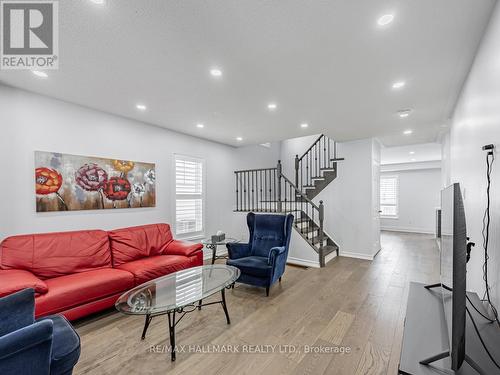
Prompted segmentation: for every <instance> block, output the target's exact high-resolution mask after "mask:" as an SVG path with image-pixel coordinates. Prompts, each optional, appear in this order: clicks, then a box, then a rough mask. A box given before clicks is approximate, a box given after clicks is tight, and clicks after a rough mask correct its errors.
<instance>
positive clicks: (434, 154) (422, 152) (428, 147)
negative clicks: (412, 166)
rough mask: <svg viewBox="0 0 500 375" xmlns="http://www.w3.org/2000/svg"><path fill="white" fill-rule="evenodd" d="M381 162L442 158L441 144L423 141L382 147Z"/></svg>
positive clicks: (413, 161)
mask: <svg viewBox="0 0 500 375" xmlns="http://www.w3.org/2000/svg"><path fill="white" fill-rule="evenodd" d="M380 156H381V157H380V164H382V165H386V164H402V163H419V162H426V161H435V160H441V144H439V143H421V144H416V145H408V146H399V147H382V150H381V155H380Z"/></svg>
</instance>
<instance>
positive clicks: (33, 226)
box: [0, 85, 279, 239]
mask: <svg viewBox="0 0 500 375" xmlns="http://www.w3.org/2000/svg"><path fill="white" fill-rule="evenodd" d="M203 131H209V129H204V130H203ZM0 132H1V133H0V163H1V164H0V167H1V170H2V174H3V175H2V183H0V196H1V197H2V199H1V200H0V212H1V215H0V239H1V238H3V237H5V236H9V235H13V234H20V233H34V232H50V231H64V230H77V229H86V228H102V229H112V228H119V227H124V226H130V225H140V224H146V223H155V222H167V223H173V217H174V200H173V195H172V194H173V193H174V190H173V189H174V171H173V155H174V153H182V154H186V155H192V156H196V157H201V158H203V159H205V161H206V175H207V181H206V182H207V184H206V192H207V196H206V198H207V199H206V207H205V208H206V210H205V211H206V234H207V235H208V234H211V233H214V232H215V231H216V230H218V229H221V230H224V231H226V232H227V233H228V234H230V235H233V236H236V237H245V236H247V228H246V224H245V220H244V218H243V217H240V216H239V215H235V214H233V212H232V210H233V206H234V203H235V202H234V200H235V192H234V189H235V188H234V173H233V171H234V170H236V169H242V168H249V167H252V168H259V167H266V166H270V165H274V164H275V163H276V161H277V160H278V158H279V144H273V145H272V147H271V148H264V147H261V146H250V147H242V148H239V149H238V148H233V147H229V146H225V145H221V144H218V143H215V142H209V141H205V140H202V139H199V138H195V137H190V136H186V135H182V134H179V133H175V132H172V131H168V130H166V129H163V128H160V127H156V126H151V125H148V124H144V123H140V122H137V121H133V120H128V119H125V118H122V117H117V116H114V115H110V114H106V113H103V112H98V111H94V110H90V109H87V108H84V107H80V106H77V105H72V104H68V103H65V102H61V101H57V100H53V99H49V98H46V97H43V96H39V95H35V94H30V93H27V92H25V91H21V90H17V89H13V88H9V87H6V86H3V85H0ZM35 150H42V151H54V152H61V153H71V154H79V155H91V156H102V157H109V158H116V159H131V160H137V161H145V162H153V163H156V171H157V186H156V191H157V205H156V207H155V208H142V209H120V210H102V211H101V210H95V211H78V212H54V213H36V212H35V196H34V181H33V174H34V151H35Z"/></svg>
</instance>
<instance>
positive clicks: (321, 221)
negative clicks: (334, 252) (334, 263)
mask: <svg viewBox="0 0 500 375" xmlns="http://www.w3.org/2000/svg"><path fill="white" fill-rule="evenodd" d="M324 221H325V206H324V205H323V201H319V265H320V267H324V266H325V257H324V249H323V228H324V225H323V224H324Z"/></svg>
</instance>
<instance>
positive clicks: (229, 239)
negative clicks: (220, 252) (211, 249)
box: [201, 237, 240, 245]
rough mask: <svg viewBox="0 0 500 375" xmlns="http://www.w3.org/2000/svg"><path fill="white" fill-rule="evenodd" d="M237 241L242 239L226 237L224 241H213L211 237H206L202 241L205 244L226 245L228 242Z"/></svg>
mask: <svg viewBox="0 0 500 375" xmlns="http://www.w3.org/2000/svg"><path fill="white" fill-rule="evenodd" d="M235 242H240V240H238V239H236V238H230V237H229V238H225V239H223V240H222V241H217V242H212V239H211V238H205V239H204V240H202V241H201V243H202V244H203V245H226V244H228V243H235Z"/></svg>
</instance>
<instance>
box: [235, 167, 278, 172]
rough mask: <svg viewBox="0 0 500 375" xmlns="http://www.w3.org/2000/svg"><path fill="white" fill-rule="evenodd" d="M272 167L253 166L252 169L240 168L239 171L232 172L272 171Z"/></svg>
mask: <svg viewBox="0 0 500 375" xmlns="http://www.w3.org/2000/svg"><path fill="white" fill-rule="evenodd" d="M275 169H276V167H274V168H254V169H240V170H239V171H234V173H243V172H258V171H273V170H275Z"/></svg>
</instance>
